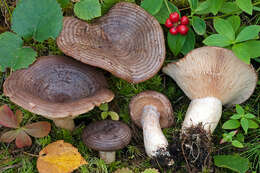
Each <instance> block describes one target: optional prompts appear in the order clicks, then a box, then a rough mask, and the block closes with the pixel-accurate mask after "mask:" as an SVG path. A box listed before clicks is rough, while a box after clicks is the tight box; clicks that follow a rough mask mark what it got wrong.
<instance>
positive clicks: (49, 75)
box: [4, 56, 114, 130]
mask: <svg viewBox="0 0 260 173" xmlns="http://www.w3.org/2000/svg"><path fill="white" fill-rule="evenodd" d="M4 94H5V95H6V96H8V97H9V98H10V100H11V101H12V102H14V103H15V104H17V105H19V106H21V107H23V108H24V109H26V110H28V111H30V112H33V113H35V114H39V115H42V116H44V117H46V118H49V119H52V120H53V121H54V123H55V124H56V126H58V127H61V128H65V129H69V130H72V129H73V128H74V126H75V125H74V121H73V119H74V118H75V117H77V116H78V115H80V114H83V113H86V112H88V111H90V110H92V109H93V108H94V107H95V106H99V105H100V104H101V103H106V102H110V101H111V100H112V99H113V98H114V94H113V92H112V91H110V90H109V89H107V83H106V80H105V78H104V76H103V74H102V73H101V72H100V71H98V70H97V69H96V68H94V67H91V66H88V65H86V64H83V63H80V62H79V61H76V60H74V59H72V58H68V57H65V56H44V57H40V58H38V59H37V61H36V62H35V63H34V64H33V65H31V66H30V67H29V68H28V69H22V70H18V71H15V72H13V73H12V74H11V75H10V76H9V77H8V79H7V80H6V81H5V83H4Z"/></svg>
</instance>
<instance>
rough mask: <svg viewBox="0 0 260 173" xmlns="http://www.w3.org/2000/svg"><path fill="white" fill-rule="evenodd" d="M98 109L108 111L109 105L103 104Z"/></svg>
mask: <svg viewBox="0 0 260 173" xmlns="http://www.w3.org/2000/svg"><path fill="white" fill-rule="evenodd" d="M98 108H99V109H100V110H101V111H108V104H107V103H102V104H101V105H100V106H99V107H98Z"/></svg>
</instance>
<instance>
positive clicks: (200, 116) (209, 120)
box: [182, 97, 222, 134]
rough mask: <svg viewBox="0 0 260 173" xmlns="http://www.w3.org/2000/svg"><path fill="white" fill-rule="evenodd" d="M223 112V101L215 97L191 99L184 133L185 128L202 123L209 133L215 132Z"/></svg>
mask: <svg viewBox="0 0 260 173" xmlns="http://www.w3.org/2000/svg"><path fill="white" fill-rule="evenodd" d="M221 114H222V103H221V101H220V100H219V99H217V98H215V97H205V98H201V99H194V100H192V101H191V103H190V105H189V108H188V110H187V113H186V115H185V119H184V121H183V124H182V133H185V129H188V128H190V127H192V126H195V127H196V126H198V124H200V123H201V124H202V127H203V128H204V130H205V131H206V132H208V133H209V134H211V133H213V132H214V130H215V128H216V127H217V125H218V122H219V120H220V117H221Z"/></svg>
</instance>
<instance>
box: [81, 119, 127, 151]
mask: <svg viewBox="0 0 260 173" xmlns="http://www.w3.org/2000/svg"><path fill="white" fill-rule="evenodd" d="M82 139H83V142H84V143H85V144H86V145H87V146H88V147H89V148H92V149H94V150H97V151H115V150H119V149H122V148H124V147H125V146H126V145H128V144H129V142H130V140H131V130H130V128H129V127H128V126H127V125H126V124H124V123H122V122H120V121H112V120H103V121H97V122H94V123H91V124H90V125H88V126H87V127H86V128H85V129H84V131H83V135H82Z"/></svg>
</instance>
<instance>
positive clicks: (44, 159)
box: [37, 140, 87, 173]
mask: <svg viewBox="0 0 260 173" xmlns="http://www.w3.org/2000/svg"><path fill="white" fill-rule="evenodd" d="M84 164H87V162H86V161H85V160H84V158H83V157H82V156H81V155H80V153H79V152H78V149H77V148H75V147H73V146H72V145H71V144H69V143H66V142H64V141H63V140H59V141H56V142H53V143H51V144H49V145H47V146H46V147H45V148H43V149H42V150H41V151H40V154H39V158H38V160H37V169H38V171H39V172H40V173H70V172H72V171H73V170H75V169H77V168H78V167H79V166H81V165H84Z"/></svg>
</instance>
